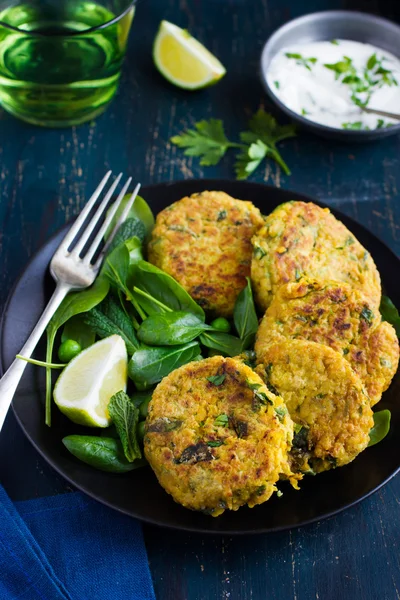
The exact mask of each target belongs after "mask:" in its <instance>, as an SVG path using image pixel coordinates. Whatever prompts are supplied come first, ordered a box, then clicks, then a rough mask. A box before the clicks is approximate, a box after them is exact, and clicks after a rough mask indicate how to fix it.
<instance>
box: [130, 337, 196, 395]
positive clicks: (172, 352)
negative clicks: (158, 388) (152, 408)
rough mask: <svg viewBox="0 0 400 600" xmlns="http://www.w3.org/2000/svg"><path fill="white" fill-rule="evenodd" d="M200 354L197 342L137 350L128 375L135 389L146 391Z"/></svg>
mask: <svg viewBox="0 0 400 600" xmlns="http://www.w3.org/2000/svg"><path fill="white" fill-rule="evenodd" d="M199 354H200V346H199V344H198V343H197V342H190V343H189V344H184V345H182V346H173V347H171V348H169V347H159V348H147V347H143V348H140V349H139V350H137V351H136V352H135V353H134V355H133V356H132V358H131V360H130V362H129V368H128V373H129V377H130V378H131V379H132V381H133V383H134V384H135V385H136V387H137V389H138V390H140V391H143V390H146V389H148V388H149V387H151V386H152V385H154V384H155V383H158V382H159V381H161V379H163V377H166V376H167V375H169V374H170V373H171V372H172V371H174V370H175V369H177V368H178V367H181V366H182V365H185V364H186V363H189V362H191V361H192V360H194V359H195V358H196V356H198V355H199Z"/></svg>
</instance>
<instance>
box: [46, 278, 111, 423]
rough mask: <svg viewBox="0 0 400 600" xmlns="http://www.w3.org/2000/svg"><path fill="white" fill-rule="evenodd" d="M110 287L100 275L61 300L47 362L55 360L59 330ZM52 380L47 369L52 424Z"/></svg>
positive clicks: (52, 324)
mask: <svg viewBox="0 0 400 600" xmlns="http://www.w3.org/2000/svg"><path fill="white" fill-rule="evenodd" d="M109 289H110V284H109V282H108V281H107V280H106V279H105V278H104V277H101V276H98V277H97V279H96V281H95V282H94V284H93V285H92V286H91V287H90V288H88V289H86V290H83V291H81V292H72V293H71V294H68V296H66V298H65V299H64V300H63V301H62V302H61V304H60V306H59V307H58V309H57V310H56V312H55V313H54V315H53V317H52V318H51V320H50V323H49V324H48V326H47V329H46V333H47V349H46V362H48V363H52V362H53V347H54V340H55V338H56V335H57V331H58V330H59V328H60V327H62V326H63V325H64V324H65V323H66V322H67V321H68V320H69V319H71V318H72V317H74V316H75V315H79V314H81V313H84V312H87V311H89V310H91V309H92V308H94V307H95V306H97V305H98V304H100V302H102V300H104V298H105V297H106V295H107V293H108V290H109ZM51 398H52V382H51V369H46V416H45V422H46V425H48V426H49V427H50V425H51Z"/></svg>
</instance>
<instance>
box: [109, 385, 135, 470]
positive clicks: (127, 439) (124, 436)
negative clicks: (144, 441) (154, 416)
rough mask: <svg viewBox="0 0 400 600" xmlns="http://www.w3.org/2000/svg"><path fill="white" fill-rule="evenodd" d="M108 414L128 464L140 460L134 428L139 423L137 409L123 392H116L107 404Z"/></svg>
mask: <svg viewBox="0 0 400 600" xmlns="http://www.w3.org/2000/svg"><path fill="white" fill-rule="evenodd" d="M108 412H109V413H110V417H111V418H112V420H113V423H114V425H115V427H116V428H117V432H118V435H119V438H120V440H121V443H122V447H123V449H124V454H125V456H126V458H127V459H128V461H129V462H133V461H134V460H136V459H138V458H142V453H141V451H140V447H139V442H138V440H137V437H136V427H137V424H138V422H139V409H138V408H136V406H135V405H134V404H133V402H131V400H130V398H129V396H128V395H127V394H125V392H122V391H121V392H117V393H116V394H114V395H113V396H112V397H111V399H110V402H109V403H108Z"/></svg>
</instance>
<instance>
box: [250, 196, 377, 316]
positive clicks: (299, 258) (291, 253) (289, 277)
mask: <svg viewBox="0 0 400 600" xmlns="http://www.w3.org/2000/svg"><path fill="white" fill-rule="evenodd" d="M252 242H253V259H252V263H251V278H252V283H253V286H254V292H255V297H256V300H257V303H258V304H259V306H260V307H261V308H262V309H263V310H266V309H267V308H268V306H269V305H270V303H271V301H272V298H273V295H274V294H276V292H277V290H278V289H279V287H280V286H281V285H284V284H286V283H290V282H295V281H298V280H300V279H301V278H302V277H306V278H309V279H318V280H320V281H329V280H331V281H339V282H345V283H348V284H350V285H351V286H352V287H353V288H354V289H358V290H360V291H361V292H362V293H363V294H364V295H365V296H366V297H368V298H369V300H370V302H371V304H372V306H373V307H374V308H375V309H378V308H379V304H380V300H381V285H380V277H379V273H378V270H377V268H376V266H375V263H374V261H373V260H372V258H371V255H370V254H369V252H367V251H366V249H365V248H364V247H363V246H362V245H361V244H360V242H358V241H357V240H356V238H355V237H354V235H353V234H352V233H351V232H350V231H349V230H348V229H347V228H346V227H345V226H344V225H343V223H341V222H340V221H338V220H337V219H336V218H335V217H334V216H333V215H332V214H331V213H330V211H329V209H328V208H320V207H319V206H317V205H316V204H313V203H312V202H308V203H306V202H294V201H293V202H287V203H285V204H281V205H280V206H278V207H277V208H276V209H275V210H274V211H273V212H272V213H271V214H270V215H269V216H268V217H267V218H266V220H265V224H264V227H262V229H260V230H259V231H258V232H257V233H256V234H255V235H254V237H253V239H252Z"/></svg>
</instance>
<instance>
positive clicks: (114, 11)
mask: <svg viewBox="0 0 400 600" xmlns="http://www.w3.org/2000/svg"><path fill="white" fill-rule="evenodd" d="M135 4H136V0H134V1H132V0H99V1H96V2H93V1H91V0H23V1H22V2H10V1H8V2H7V1H5V0H0V104H1V105H2V106H3V108H4V109H5V110H7V111H8V112H10V113H11V114H13V115H14V116H16V117H19V118H20V119H23V120H24V121H28V122H29V123H34V124H35V125H42V126H45V127H66V126H70V125H78V124H80V123H83V122H85V121H88V120H89V119H93V118H94V117H96V116H97V115H99V114H100V113H102V112H103V111H104V110H105V108H106V107H107V105H108V104H109V102H110V100H111V99H112V97H113V96H114V94H115V92H116V90H117V87H118V82H119V78H120V73H121V66H122V62H123V59H124V56H125V51H126V45H127V40H128V35H129V30H130V26H131V23H132V19H133V17H134V13H135Z"/></svg>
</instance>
